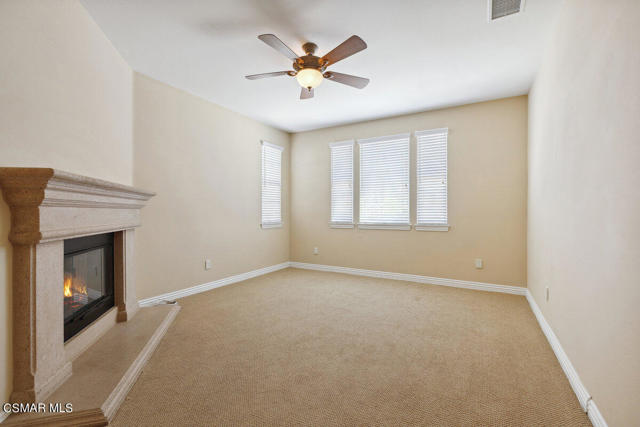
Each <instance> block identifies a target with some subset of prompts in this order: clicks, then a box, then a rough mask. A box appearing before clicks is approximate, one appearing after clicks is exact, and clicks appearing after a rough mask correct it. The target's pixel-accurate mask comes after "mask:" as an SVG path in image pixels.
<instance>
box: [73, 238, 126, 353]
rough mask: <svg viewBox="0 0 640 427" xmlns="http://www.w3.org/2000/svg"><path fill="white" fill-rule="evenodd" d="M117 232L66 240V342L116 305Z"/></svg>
mask: <svg viewBox="0 0 640 427" xmlns="http://www.w3.org/2000/svg"><path fill="white" fill-rule="evenodd" d="M113 276H114V270H113V233H107V234H99V235H95V236H86V237H78V238H75V239H67V240H65V241H64V282H63V295H64V299H63V303H64V341H65V342H66V341H67V340H68V339H70V338H71V337H73V336H74V335H75V334H77V333H78V332H80V331H81V330H82V329H84V328H85V327H86V326H88V325H89V324H91V323H92V322H93V321H94V320H96V319H97V318H98V317H100V316H101V315H102V314H104V313H105V312H107V311H108V310H109V309H110V308H111V307H113V306H114V291H113Z"/></svg>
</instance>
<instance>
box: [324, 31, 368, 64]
mask: <svg viewBox="0 0 640 427" xmlns="http://www.w3.org/2000/svg"><path fill="white" fill-rule="evenodd" d="M366 48H367V44H366V43H365V42H364V40H362V39H361V38H360V37H358V36H351V37H349V38H348V39H346V40H345V41H343V42H342V43H341V44H339V45H338V46H336V48H335V49H333V50H332V51H331V52H329V53H327V54H326V55H325V56H323V57H322V59H324V60H325V61H326V63H327V65H331V64H335V63H336V62H338V61H341V60H343V59H344V58H348V57H349V56H351V55H353V54H354V53H358V52H360V51H361V50H364V49H366Z"/></svg>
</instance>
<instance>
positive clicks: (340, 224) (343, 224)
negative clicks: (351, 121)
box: [329, 139, 355, 228]
mask: <svg viewBox="0 0 640 427" xmlns="http://www.w3.org/2000/svg"><path fill="white" fill-rule="evenodd" d="M347 145H348V146H350V147H351V220H350V221H333V148H336V147H344V146H347ZM354 165H355V141H354V140H353V139H349V140H345V141H338V142H331V143H329V198H330V200H329V227H331V228H354V226H355V186H354V179H355V171H354V169H355V168H354Z"/></svg>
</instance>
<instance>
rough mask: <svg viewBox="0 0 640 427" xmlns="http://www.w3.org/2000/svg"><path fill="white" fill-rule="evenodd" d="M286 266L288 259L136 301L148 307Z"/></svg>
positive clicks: (141, 305)
mask: <svg viewBox="0 0 640 427" xmlns="http://www.w3.org/2000/svg"><path fill="white" fill-rule="evenodd" d="M287 267H289V262H288V261H287V262H283V263H281V264H276V265H271V266H269V267H264V268H259V269H257V270H253V271H248V272H246V273H241V274H236V275H235V276H229V277H225V278H222V279H218V280H214V281H213V282H209V283H204V284H202V285H196V286H192V287H190V288H185V289H180V290H178V291H174V292H168V293H166V294H162V295H157V296H155V297H150V298H145V299H141V300H139V301H138V304H139V305H140V307H148V306H151V305H155V304H158V303H160V302H162V301H167V300H175V299H178V298H183V297H186V296H189V295H194V294H199V293H200V292H205V291H209V290H211V289H215V288H219V287H221V286H226V285H230V284H232V283H236V282H242V281H243V280H247V279H251V278H253V277H257V276H262V275H263V274H267V273H271V272H274V271H278V270H282V269H283V268H287Z"/></svg>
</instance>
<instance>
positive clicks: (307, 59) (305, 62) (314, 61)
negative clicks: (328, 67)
mask: <svg viewBox="0 0 640 427" xmlns="http://www.w3.org/2000/svg"><path fill="white" fill-rule="evenodd" d="M303 68H315V69H316V70H319V71H321V72H322V71H324V68H325V64H324V61H323V60H322V58H320V57H318V56H315V55H311V54H307V55H305V56H301V57H300V58H298V59H297V60H296V62H294V63H293V69H294V70H296V71H300V70H302V69H303Z"/></svg>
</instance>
